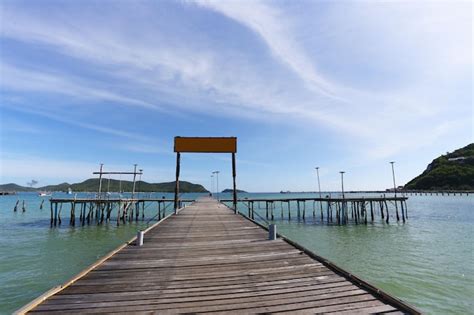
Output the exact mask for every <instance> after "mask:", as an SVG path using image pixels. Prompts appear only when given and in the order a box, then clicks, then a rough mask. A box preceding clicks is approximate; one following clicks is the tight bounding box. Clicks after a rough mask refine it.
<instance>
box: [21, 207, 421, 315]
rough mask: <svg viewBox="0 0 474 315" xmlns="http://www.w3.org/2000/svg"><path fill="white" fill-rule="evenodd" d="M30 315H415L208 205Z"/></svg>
mask: <svg viewBox="0 0 474 315" xmlns="http://www.w3.org/2000/svg"><path fill="white" fill-rule="evenodd" d="M29 312H31V313H35V314H41V313H44V314H64V313H67V314H70V313H131V312H133V313H134V314H144V313H147V314H149V313H150V312H154V313H159V314H174V313H210V312H212V313H280V312H287V313H290V312H291V313H292V314H309V313H330V312H338V313H339V314H368V313H381V312H383V313H390V314H401V313H411V314H419V313H420V312H419V311H418V310H416V309H415V308H413V307H411V306H410V305H408V304H406V303H404V302H403V301H401V300H399V299H397V298H395V297H393V296H391V295H389V294H387V293H385V292H383V291H382V290H379V289H378V288H376V287H374V286H372V285H370V284H368V283H366V282H365V281H363V280H361V279H359V278H358V277H356V276H354V275H351V274H350V273H348V272H346V271H345V270H343V269H341V268H339V267H337V266H336V265H334V264H332V263H331V262H329V261H327V260H325V259H323V258H321V257H319V256H317V255H316V254H314V253H312V252H310V251H308V250H307V249H305V248H303V247H301V246H300V245H298V244H295V243H293V242H291V241H288V240H286V239H284V238H279V239H277V240H273V241H271V240H268V232H267V231H266V230H265V229H264V228H262V227H261V226H259V225H257V224H256V223H255V222H252V221H251V220H250V219H248V218H245V217H243V216H241V215H238V214H234V212H233V210H231V209H230V208H228V207H226V206H225V205H223V204H221V203H218V202H217V201H215V200H213V199H210V198H206V199H201V200H199V201H197V202H195V203H193V204H191V205H189V206H188V207H186V208H182V209H180V210H179V212H178V214H177V215H174V214H171V215H168V216H167V217H166V218H165V219H163V220H161V221H160V222H158V223H156V224H155V225H154V226H153V227H150V228H149V229H148V230H147V231H146V232H145V236H144V245H143V246H137V245H136V241H135V239H132V240H131V241H130V242H128V243H127V244H125V245H123V246H121V247H119V248H118V249H117V250H115V251H113V252H112V253H111V254H109V255H107V256H106V257H105V258H104V259H102V260H100V261H99V262H97V263H95V264H94V265H92V266H91V267H90V268H88V269H86V270H85V271H83V272H82V273H80V274H79V275H78V276H77V277H75V278H73V279H72V280H70V281H68V282H67V283H65V284H64V285H62V286H59V287H57V288H54V289H52V290H50V291H48V292H46V293H45V294H44V295H42V296H40V297H39V298H37V299H36V300H34V301H32V302H31V303H29V304H28V305H26V306H25V307H23V308H22V309H20V310H18V311H17V313H18V314H25V313H29Z"/></svg>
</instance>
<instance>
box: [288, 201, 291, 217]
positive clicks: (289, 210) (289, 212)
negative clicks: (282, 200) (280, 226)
mask: <svg viewBox="0 0 474 315" xmlns="http://www.w3.org/2000/svg"><path fill="white" fill-rule="evenodd" d="M288 220H291V207H290V201H289V200H288Z"/></svg>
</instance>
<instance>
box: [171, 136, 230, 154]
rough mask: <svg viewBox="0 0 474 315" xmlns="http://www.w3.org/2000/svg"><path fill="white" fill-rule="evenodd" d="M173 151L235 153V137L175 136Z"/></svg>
mask: <svg viewBox="0 0 474 315" xmlns="http://www.w3.org/2000/svg"><path fill="white" fill-rule="evenodd" d="M174 152H178V153H181V152H195V153H236V152H237V138H236V137H175V138H174Z"/></svg>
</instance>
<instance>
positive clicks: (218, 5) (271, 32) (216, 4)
mask: <svg viewBox="0 0 474 315" xmlns="http://www.w3.org/2000/svg"><path fill="white" fill-rule="evenodd" d="M194 2H195V3H197V4H199V5H201V6H203V7H207V8H210V9H212V10H215V11H217V12H220V13H222V14H225V15H226V16H228V17H230V18H232V19H234V20H236V21H237V22H239V23H242V24H243V25H245V26H247V27H248V28H250V29H251V30H252V31H254V32H255V33H257V34H258V35H259V36H260V37H261V38H262V39H263V40H264V41H265V43H266V44H267V45H268V47H269V49H270V50H271V52H272V53H273V55H274V56H275V57H276V58H278V60H280V61H281V62H282V63H283V64H285V65H287V66H288V67H289V68H290V69H291V70H293V71H294V72H295V73H296V74H298V76H299V77H300V78H301V79H302V80H303V82H305V83H306V84H307V85H308V87H309V88H311V89H313V90H314V91H317V92H320V93H323V94H324V95H326V96H329V97H336V96H335V95H334V94H333V87H332V83H330V82H329V80H328V79H327V78H325V77H324V76H323V75H322V74H321V73H319V72H318V71H317V70H316V65H315V64H314V60H313V61H312V60H311V59H310V58H309V57H308V56H307V54H306V53H305V51H304V49H302V48H301V47H300V45H299V43H298V42H297V41H296V40H294V36H292V34H291V30H290V28H291V25H290V24H289V23H287V21H288V16H287V15H285V13H284V12H282V11H281V10H279V9H278V8H277V7H275V6H270V5H267V4H266V3H265V2H262V1H252V2H247V1H236V0H231V1H225V2H223V1H215V0H197V1H194Z"/></svg>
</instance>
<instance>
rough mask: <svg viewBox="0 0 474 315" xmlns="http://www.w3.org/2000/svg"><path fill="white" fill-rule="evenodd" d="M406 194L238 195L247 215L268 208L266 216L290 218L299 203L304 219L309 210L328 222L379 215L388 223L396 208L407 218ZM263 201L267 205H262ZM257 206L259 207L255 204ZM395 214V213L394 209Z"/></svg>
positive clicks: (399, 215) (300, 216)
mask: <svg viewBox="0 0 474 315" xmlns="http://www.w3.org/2000/svg"><path fill="white" fill-rule="evenodd" d="M407 200H408V198H407V197H385V196H381V197H365V198H364V197H362V198H361V197H357V198H334V197H326V198H291V199H288V198H286V199H239V200H238V202H240V203H243V204H244V205H245V206H246V208H247V212H248V215H247V216H248V217H249V218H251V219H255V214H256V210H255V208H257V210H258V209H262V207H263V209H264V210H265V218H266V220H272V221H273V220H275V219H282V220H283V219H285V218H286V219H288V220H291V213H292V211H291V209H292V207H291V205H292V204H293V205H296V209H297V212H296V217H297V218H298V219H302V220H305V219H306V218H307V211H311V212H312V213H311V214H312V217H313V219H314V220H317V219H318V215H319V220H320V222H324V221H325V220H326V222H327V223H336V224H347V223H349V222H354V223H355V224H359V223H364V224H367V223H368V221H370V222H374V221H375V219H376V217H377V215H380V217H381V219H382V220H384V221H385V222H386V223H389V222H390V211H394V214H395V219H396V220H397V222H398V221H403V223H405V221H406V220H407V219H408V206H407V204H406V201H407ZM221 202H225V203H230V202H232V200H230V199H221ZM262 205H264V206H262ZM255 206H256V207H255ZM392 214H393V213H392Z"/></svg>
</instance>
